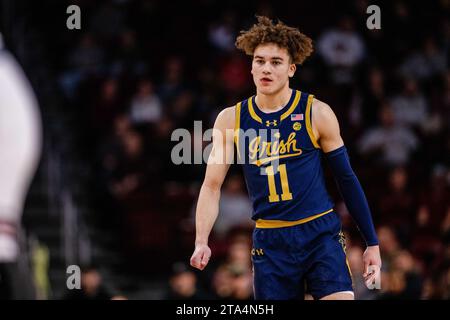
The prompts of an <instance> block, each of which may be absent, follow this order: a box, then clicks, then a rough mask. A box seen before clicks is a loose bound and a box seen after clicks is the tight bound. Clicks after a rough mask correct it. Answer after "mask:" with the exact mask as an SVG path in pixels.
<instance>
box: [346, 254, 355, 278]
mask: <svg viewBox="0 0 450 320" xmlns="http://www.w3.org/2000/svg"><path fill="white" fill-rule="evenodd" d="M345 263H346V264H347V268H348V272H349V273H350V278H353V274H352V270H351V269H350V264H349V263H348V259H347V254H345Z"/></svg>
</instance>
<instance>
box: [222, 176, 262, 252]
mask: <svg viewBox="0 0 450 320" xmlns="http://www.w3.org/2000/svg"><path fill="white" fill-rule="evenodd" d="M222 192H223V193H222V197H221V199H220V202H219V213H220V214H219V216H218V218H217V222H216V225H215V226H214V232H215V233H216V236H218V237H219V238H221V237H224V236H226V234H227V233H228V232H229V231H230V230H231V229H233V228H235V227H243V228H246V227H247V228H253V224H254V223H253V222H252V221H251V219H249V217H250V215H251V212H252V204H251V202H250V200H249V199H248V196H247V194H246V192H245V190H244V188H243V185H242V178H241V176H239V175H237V174H235V175H232V176H230V177H229V178H228V179H227V181H226V182H225V186H224V189H223V191H222ZM247 254H248V252H247Z"/></svg>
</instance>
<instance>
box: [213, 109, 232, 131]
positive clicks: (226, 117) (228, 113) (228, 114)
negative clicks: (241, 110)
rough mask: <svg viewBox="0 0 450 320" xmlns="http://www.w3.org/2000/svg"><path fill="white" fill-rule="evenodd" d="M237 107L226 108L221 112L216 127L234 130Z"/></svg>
mask: <svg viewBox="0 0 450 320" xmlns="http://www.w3.org/2000/svg"><path fill="white" fill-rule="evenodd" d="M235 113H236V106H231V107H226V108H225V109H223V110H222V111H220V112H219V114H218V115H217V118H216V123H215V125H214V126H215V127H219V128H226V129H229V128H234V123H235V119H236V115H235Z"/></svg>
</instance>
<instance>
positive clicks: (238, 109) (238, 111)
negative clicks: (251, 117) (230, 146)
mask: <svg viewBox="0 0 450 320" xmlns="http://www.w3.org/2000/svg"><path fill="white" fill-rule="evenodd" d="M240 128H241V103H240V102H238V103H237V104H236V109H235V111H234V143H235V144H236V152H237V155H238V157H239V159H240V158H241V154H240V150H239V129H240Z"/></svg>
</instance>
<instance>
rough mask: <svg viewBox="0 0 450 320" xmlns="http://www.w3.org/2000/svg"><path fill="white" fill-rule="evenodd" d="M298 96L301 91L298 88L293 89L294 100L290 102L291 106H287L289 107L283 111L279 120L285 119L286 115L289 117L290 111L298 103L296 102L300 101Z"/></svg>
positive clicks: (292, 110)
mask: <svg viewBox="0 0 450 320" xmlns="http://www.w3.org/2000/svg"><path fill="white" fill-rule="evenodd" d="M300 96H301V92H300V91H298V90H295V98H294V101H293V102H292V104H291V106H290V107H289V109H288V110H287V111H286V112H285V113H283V114H282V115H281V117H280V121H283V120H284V119H286V118H287V117H289V116H290V115H291V113H292V112H294V110H295V108H296V107H297V105H298V102H299V101H300Z"/></svg>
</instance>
